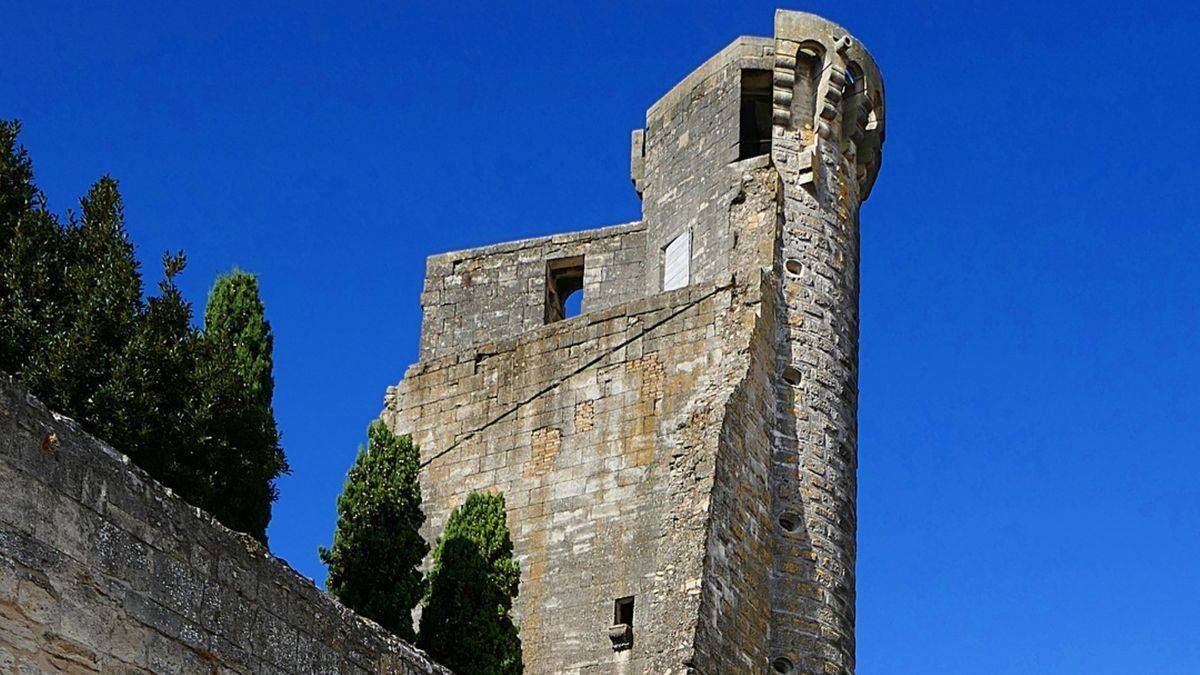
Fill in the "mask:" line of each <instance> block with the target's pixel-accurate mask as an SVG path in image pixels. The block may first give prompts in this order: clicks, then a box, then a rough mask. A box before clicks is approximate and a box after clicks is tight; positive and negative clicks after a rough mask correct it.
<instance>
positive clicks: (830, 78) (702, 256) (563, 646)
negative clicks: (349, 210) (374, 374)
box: [383, 11, 884, 675]
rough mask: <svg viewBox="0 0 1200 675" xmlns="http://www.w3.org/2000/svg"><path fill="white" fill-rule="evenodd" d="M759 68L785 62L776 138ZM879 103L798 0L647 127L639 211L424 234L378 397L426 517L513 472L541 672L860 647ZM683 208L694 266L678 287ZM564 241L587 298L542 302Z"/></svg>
mask: <svg viewBox="0 0 1200 675" xmlns="http://www.w3.org/2000/svg"><path fill="white" fill-rule="evenodd" d="M747 69H749V70H757V71H763V72H761V73H755V74H752V75H753V76H754V77H755V78H756V80H755V81H757V82H763V81H767V82H769V83H770V84H771V86H772V87H773V90H772V93H771V95H770V96H769V97H768V98H767V99H766V101H767V103H766V104H765V105H766V106H767V109H766V110H765V112H766V116H767V118H768V120H769V125H768V126H769V127H770V133H771V135H770V143H769V144H770V151H769V152H767V153H765V154H758V155H757V156H753V155H754V153H746V152H744V151H742V149H741V147H740V144H741V143H742V140H743V139H742V136H741V135H740V133H739V124H740V122H741V115H742V107H743V98H744V94H743V92H742V91H741V87H742V82H743V76H742V71H743V70H747ZM883 121H884V116H883V85H882V81H881V79H880V77H879V72H878V70H877V68H876V67H875V64H874V62H873V61H872V59H871V57H870V55H869V54H867V52H866V51H865V50H863V49H862V48H861V47H860V46H859V45H858V44H857V42H856V41H855V40H854V39H853V38H851V37H850V36H849V35H848V34H847V33H846V31H845V30H844V29H842V28H840V27H839V26H837V25H835V24H832V23H830V22H828V21H825V20H824V19H821V18H819V17H815V16H812V15H809V14H802V13H798V12H785V11H780V12H778V13H777V14H776V21H775V36H774V37H773V38H757V37H742V38H738V39H737V40H735V41H734V42H733V43H732V44H730V45H729V46H728V47H726V48H725V49H723V50H722V51H721V52H719V53H718V54H716V55H715V56H713V57H712V58H711V59H709V60H708V61H707V62H706V63H704V64H703V65H702V66H701V67H700V68H698V69H697V70H696V71H694V72H693V73H691V74H690V75H688V76H687V77H686V78H684V79H683V80H682V81H681V82H680V83H679V84H678V85H676V86H675V87H674V88H672V89H671V91H669V92H668V93H667V94H666V95H664V96H663V97H662V98H661V99H660V100H659V101H658V102H657V103H655V104H654V105H653V106H652V107H651V108H650V110H649V112H648V113H647V115H646V127H645V129H644V130H637V131H635V132H634V134H633V137H632V142H631V158H630V160H631V161H630V174H631V178H632V179H633V182H634V187H635V189H636V190H637V192H638V193H639V194H640V195H641V196H642V200H643V218H642V220H641V221H640V222H639V223H635V224H631V225H623V226H616V227H612V228H603V229H598V230H591V231H585V232H579V233H574V234H569V235H561V236H557V237H546V238H543V239H536V240H527V241H521V242H514V243H510V244H499V245H496V246H491V247H486V248H482V249H475V250H469V251H459V252H456V253H452V254H446V255H443V256H435V257H433V258H431V259H430V260H429V267H428V273H427V276H426V286H425V293H424V295H423V296H422V305H423V307H424V310H425V321H424V323H423V326H422V337H421V361H420V362H419V363H417V364H415V365H413V366H412V367H410V368H409V369H408V372H407V373H406V375H405V378H404V380H403V381H402V382H401V383H400V384H399V385H397V386H396V387H393V388H391V389H390V390H389V391H388V394H387V398H386V401H385V410H384V412H383V418H384V419H385V420H386V421H387V422H388V423H389V424H390V425H391V426H392V427H393V428H394V429H395V430H396V431H399V432H407V433H412V434H413V436H414V439H415V440H416V441H417V442H418V443H419V444H420V445H421V449H422V457H423V461H424V462H425V469H424V471H423V474H422V491H423V494H424V498H425V509H426V512H427V514H428V516H429V520H428V523H427V530H426V532H425V534H426V536H428V537H429V538H430V539H431V540H432V538H433V537H435V536H436V535H437V533H438V532H439V531H440V530H441V527H442V525H443V524H444V522H445V520H446V517H447V516H448V514H449V512H450V510H451V509H452V508H453V507H454V506H455V505H457V504H458V503H459V502H461V500H462V499H463V498H464V497H465V496H466V494H467V493H469V492H470V491H471V490H502V491H504V492H505V494H506V495H507V503H508V507H509V513H508V519H509V524H510V527H511V529H512V531H513V537H514V545H515V549H516V553H517V557H518V559H519V560H520V562H521V593H520V597H519V598H518V600H517V603H516V606H515V610H516V613H517V617H518V621H519V624H520V627H521V639H522V644H523V649H524V659H525V664H526V668H527V671H529V672H536V673H550V672H556V673H557V672H566V673H588V672H613V671H614V670H616V671H617V672H643V671H644V672H685V671H688V670H691V671H695V672H701V673H734V672H766V671H768V670H771V671H774V672H795V673H813V674H816V673H820V674H822V675H828V674H830V673H850V672H853V670H854V556H855V539H854V538H855V527H856V522H855V491H856V477H855V472H856V469H857V441H856V437H857V426H856V414H857V390H856V387H857V359H858V253H859V251H858V207H859V204H860V202H861V201H862V199H865V197H866V195H867V194H868V193H869V190H870V187H871V185H872V184H873V182H874V180H875V175H876V172H877V171H878V167H879V160H880V148H881V145H882V141H883ZM739 157H747V158H745V159H740V160H739ZM684 233H687V234H689V235H690V241H691V250H690V261H689V265H690V266H689V275H688V277H689V279H690V285H689V286H687V287H685V288H682V289H678V290H672V291H667V292H662V291H661V289H662V287H663V286H662V284H663V265H664V260H663V257H664V256H663V253H664V249H665V248H666V246H667V245H668V243H670V242H672V241H674V240H675V239H676V238H677V237H679V236H680V235H682V234H684ZM568 256H569V257H572V258H576V257H579V256H582V258H583V264H584V279H585V283H584V301H583V315H582V316H579V317H576V318H573V319H568V320H566V321H557V322H552V323H549V324H547V323H546V318H547V317H548V316H550V315H551V313H549V312H547V311H546V307H545V304H544V303H545V302H546V300H545V299H546V297H547V278H548V269H550V268H549V265H550V263H551V261H552V260H554V259H556V258H564V257H568ZM630 596H632V597H633V598H634V621H633V629H632V646H631V647H630V648H628V649H625V648H624V645H625V633H624V632H623V631H622V632H620V636H621V640H620V641H619V642H620V644H621V646H622V647H621V648H620V649H614V645H615V644H616V643H614V641H613V639H612V635H613V633H612V630H613V628H614V602H615V601H616V600H618V599H622V598H627V597H630Z"/></svg>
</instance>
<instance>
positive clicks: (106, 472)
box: [0, 374, 449, 674]
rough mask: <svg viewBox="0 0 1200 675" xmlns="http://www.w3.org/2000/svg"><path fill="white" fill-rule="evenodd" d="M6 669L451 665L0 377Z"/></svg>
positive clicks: (404, 668)
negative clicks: (362, 613) (337, 597)
mask: <svg viewBox="0 0 1200 675" xmlns="http://www.w3.org/2000/svg"><path fill="white" fill-rule="evenodd" d="M0 485H2V486H4V495H3V497H2V498H0V672H2V673H46V672H65V673H98V672H102V673H217V672H222V673H273V674H283V673H379V672H382V673H405V674H410V673H411V674H416V673H449V671H448V670H446V669H445V668H442V667H440V666H437V665H435V664H433V663H432V662H430V661H429V660H428V659H427V658H426V657H425V655H424V654H423V653H421V652H420V651H419V650H417V649H415V648H414V647H412V646H410V645H408V644H406V643H404V642H402V641H400V640H399V639H397V638H395V637H393V636H391V635H390V634H388V633H387V632H386V631H384V630H383V629H382V628H380V627H379V626H378V625H376V624H375V623H373V622H370V621H367V620H365V619H363V618H361V617H359V616H357V615H355V614H354V613H352V612H350V611H349V610H347V609H346V608H344V607H342V606H341V605H340V604H338V603H337V602H336V601H334V600H332V599H331V598H330V597H328V596H327V595H325V594H324V593H322V592H321V591H320V590H318V589H317V588H316V587H315V586H313V584H312V582H311V581H309V580H308V579H305V578H303V577H301V576H300V575H298V574H297V573H295V572H294V571H292V569H291V568H289V567H288V566H287V564H286V563H284V562H283V561H281V560H279V559H277V558H275V557H273V556H271V554H270V553H268V552H267V551H266V550H265V549H263V548H262V547H261V546H259V545H258V544H257V543H256V542H254V541H253V540H252V539H250V538H249V537H247V536H245V535H240V534H237V533H234V532H232V531H230V530H228V529H226V528H225V527H223V526H221V525H220V524H218V523H216V522H215V521H214V520H213V519H212V518H211V517H210V516H209V515H208V514H206V513H204V512H202V511H200V510H199V509H196V508H194V507H192V506H189V505H188V504H186V503H184V502H183V501H182V500H180V499H179V498H178V497H176V496H175V495H173V494H172V493H171V492H170V491H169V490H167V489H166V488H164V487H163V486H162V485H160V484H158V483H156V482H155V481H153V480H151V479H150V478H149V477H148V476H147V475H146V474H145V473H144V472H142V471H141V470H139V469H138V468H136V467H134V466H132V465H131V464H130V463H129V460H128V458H126V457H124V456H122V455H120V454H118V453H116V452H114V451H113V450H112V449H110V448H109V447H108V446H106V445H104V444H103V443H102V442H100V441H98V440H96V439H94V438H92V437H91V436H88V435H87V434H85V433H83V432H81V431H79V430H78V429H77V428H76V426H75V424H74V423H73V422H72V421H71V420H68V419H66V418H63V417H60V416H57V415H55V414H53V413H51V412H50V411H48V410H47V409H46V408H45V407H44V406H42V405H41V404H40V403H39V402H37V401H36V400H34V399H33V398H31V397H29V396H28V395H26V394H25V393H24V392H23V391H22V390H21V389H20V388H19V387H17V386H16V385H15V384H14V382H13V381H12V379H11V378H10V377H9V376H7V375H4V374H0Z"/></svg>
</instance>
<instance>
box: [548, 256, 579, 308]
mask: <svg viewBox="0 0 1200 675" xmlns="http://www.w3.org/2000/svg"><path fill="white" fill-rule="evenodd" d="M572 296H578V298H576V299H574V300H571V298H572ZM569 300H570V302H571V306H573V307H574V308H575V311H574V312H570V311H569V310H570V307H569V306H568V301H569ZM582 305H583V256H581V255H578V256H572V257H570V258H556V259H554V260H550V261H547V262H546V323H554V322H555V321H562V320H563V319H566V318H569V317H572V316H576V315H578V314H579V313H580V310H581V309H582Z"/></svg>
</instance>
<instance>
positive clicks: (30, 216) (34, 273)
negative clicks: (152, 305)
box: [0, 120, 67, 377]
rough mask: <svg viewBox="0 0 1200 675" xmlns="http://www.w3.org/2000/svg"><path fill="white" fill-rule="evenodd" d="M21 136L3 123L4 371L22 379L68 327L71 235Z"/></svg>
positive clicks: (15, 125) (0, 299)
mask: <svg viewBox="0 0 1200 675" xmlns="http://www.w3.org/2000/svg"><path fill="white" fill-rule="evenodd" d="M20 131H21V124H20V123H19V122H17V121H15V120H14V121H11V122H8V121H3V120H0V369H2V370H5V371H7V372H9V373H10V374H13V375H16V376H18V377H20V376H22V375H23V374H24V373H25V371H26V369H27V365H28V363H29V361H30V359H31V358H33V356H34V354H35V352H37V351H39V350H44V349H45V348H46V347H47V343H48V336H49V335H51V333H53V332H54V330H55V329H56V328H57V327H58V326H60V325H61V324H62V322H63V321H62V317H63V314H64V312H65V307H64V302H63V301H64V300H65V299H66V294H65V291H64V285H65V279H66V276H65V269H66V266H67V259H66V237H65V233H64V231H63V229H62V228H61V227H60V226H59V223H58V220H57V218H55V216H54V214H52V213H50V212H49V211H48V210H47V209H46V198H45V196H44V195H43V194H42V192H41V190H39V189H38V188H37V186H36V185H35V184H34V181H33V164H32V162H31V161H30V159H29V153H28V152H26V150H25V148H24V147H22V146H21V145H20V144H19V143H18V140H17V136H18V135H19V134H20ZM43 360H44V359H43Z"/></svg>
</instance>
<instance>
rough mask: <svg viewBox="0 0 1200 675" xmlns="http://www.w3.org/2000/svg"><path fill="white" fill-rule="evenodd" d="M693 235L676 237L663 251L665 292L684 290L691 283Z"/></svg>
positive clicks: (687, 233)
mask: <svg viewBox="0 0 1200 675" xmlns="http://www.w3.org/2000/svg"><path fill="white" fill-rule="evenodd" d="M691 266H692V233H691V232H684V233H683V234H681V235H679V236H678V237H675V239H674V240H672V241H671V243H670V244H667V248H666V249H665V250H664V251H663V290H664V291H669V290H671V289H672V288H683V287H684V286H687V285H688V284H689V283H691V281H692V280H691Z"/></svg>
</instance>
